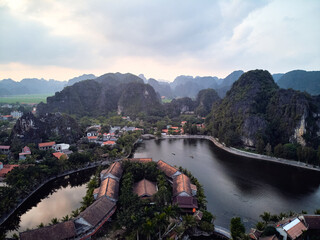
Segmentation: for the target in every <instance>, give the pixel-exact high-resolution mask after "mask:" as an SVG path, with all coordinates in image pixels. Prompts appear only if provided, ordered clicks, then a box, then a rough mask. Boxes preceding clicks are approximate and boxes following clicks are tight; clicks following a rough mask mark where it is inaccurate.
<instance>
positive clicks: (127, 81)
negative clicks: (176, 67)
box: [38, 73, 161, 116]
mask: <svg viewBox="0 0 320 240" xmlns="http://www.w3.org/2000/svg"><path fill="white" fill-rule="evenodd" d="M159 108H161V104H160V99H159V97H158V96H157V94H156V93H155V91H154V89H153V88H152V87H151V86H150V85H146V84H144V83H143V81H142V80H141V79H140V78H139V77H137V76H135V75H133V74H120V73H116V74H114V73H108V74H105V75H102V76H101V77H98V78H96V79H95V80H86V81H81V82H78V83H75V84H74V85H72V86H68V87H66V88H64V89H63V90H62V91H61V92H57V93H55V95H54V96H52V97H48V98H47V104H44V103H40V104H39V105H38V113H39V114H40V115H43V114H45V113H50V112H63V113H68V114H76V115H78V116H100V115H105V114H108V113H109V112H113V111H118V113H123V114H131V115H132V116H134V115H136V114H138V113H139V112H144V113H146V114H150V113H153V114H157V112H158V113H159V114H161V111H158V110H159ZM154 111H156V112H155V113H154Z"/></svg>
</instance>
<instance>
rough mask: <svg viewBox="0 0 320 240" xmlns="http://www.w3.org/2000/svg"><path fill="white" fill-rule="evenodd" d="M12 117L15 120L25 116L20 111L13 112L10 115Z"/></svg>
mask: <svg viewBox="0 0 320 240" xmlns="http://www.w3.org/2000/svg"><path fill="white" fill-rule="evenodd" d="M10 115H11V116H12V117H13V118H21V117H22V115H23V113H22V112H20V111H12V112H11V113H10Z"/></svg>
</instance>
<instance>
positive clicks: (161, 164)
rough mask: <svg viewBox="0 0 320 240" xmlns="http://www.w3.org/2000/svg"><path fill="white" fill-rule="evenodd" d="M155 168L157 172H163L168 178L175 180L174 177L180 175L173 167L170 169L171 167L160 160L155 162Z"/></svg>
mask: <svg viewBox="0 0 320 240" xmlns="http://www.w3.org/2000/svg"><path fill="white" fill-rule="evenodd" d="M157 166H158V168H159V170H161V171H162V172H164V174H165V175H166V176H167V177H169V178H175V177H176V176H178V175H180V174H181V173H180V172H179V171H178V170H177V169H176V168H175V167H172V166H171V165H169V164H168V163H166V162H164V161H162V160H159V161H158V162H157Z"/></svg>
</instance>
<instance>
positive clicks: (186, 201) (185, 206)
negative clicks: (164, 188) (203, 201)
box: [172, 174, 198, 212]
mask: <svg viewBox="0 0 320 240" xmlns="http://www.w3.org/2000/svg"><path fill="white" fill-rule="evenodd" d="M172 190H173V203H174V204H177V205H178V207H180V208H181V209H182V211H184V212H193V211H194V210H195V209H197V208H198V202H197V199H196V198H195V197H193V196H192V190H191V183H190V179H189V177H188V176H186V175H185V174H180V175H178V176H177V177H176V178H174V179H173V186H172Z"/></svg>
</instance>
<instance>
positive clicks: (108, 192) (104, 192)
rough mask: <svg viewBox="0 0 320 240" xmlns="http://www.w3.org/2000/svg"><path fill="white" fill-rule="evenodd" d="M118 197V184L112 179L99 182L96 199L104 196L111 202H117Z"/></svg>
mask: <svg viewBox="0 0 320 240" xmlns="http://www.w3.org/2000/svg"><path fill="white" fill-rule="evenodd" d="M118 195H119V182H118V181H116V180H114V179H113V178H106V179H105V180H103V181H102V182H101V185H100V189H99V193H98V197H97V198H98V199H99V198H100V197H102V196H106V197H107V198H108V199H110V200H111V201H114V202H116V201H118Z"/></svg>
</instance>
